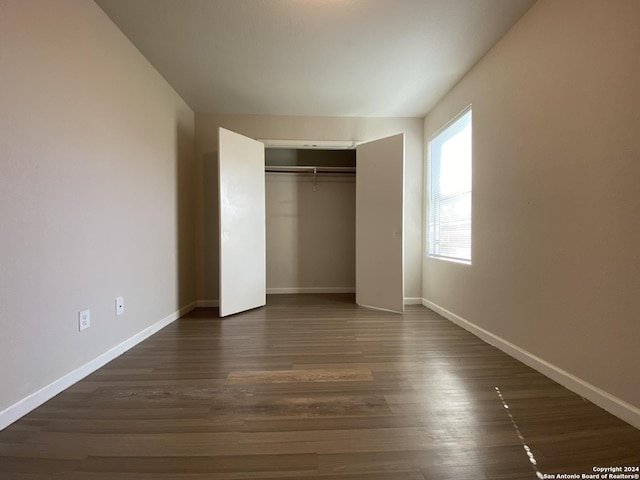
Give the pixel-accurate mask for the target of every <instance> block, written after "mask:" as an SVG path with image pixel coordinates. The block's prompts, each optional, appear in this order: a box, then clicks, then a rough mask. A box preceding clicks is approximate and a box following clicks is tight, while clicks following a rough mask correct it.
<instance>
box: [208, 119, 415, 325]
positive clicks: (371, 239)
mask: <svg viewBox="0 0 640 480" xmlns="http://www.w3.org/2000/svg"><path fill="white" fill-rule="evenodd" d="M218 141H219V143H218V145H219V148H218V162H219V186H218V187H219V190H218V191H219V215H220V276H219V278H220V316H221V317H224V316H227V315H232V314H234V313H239V312H242V311H245V310H249V309H252V308H256V307H260V306H263V305H265V304H266V290H267V288H266V225H265V183H264V180H265V179H264V144H263V143H261V142H258V141H256V140H254V139H252V138H248V137H245V136H243V135H240V134H237V133H234V132H231V131H229V130H225V129H223V128H220V129H219V133H218ZM356 169H357V171H356V303H357V304H358V305H362V306H366V307H370V308H377V309H381V310H389V311H393V312H399V313H401V312H403V311H404V277H403V249H402V248H403V247H402V231H403V201H404V200H403V199H404V192H403V188H404V187H403V185H404V134H399V135H395V136H393V137H388V138H384V139H381V140H375V141H373V142H368V143H364V144H361V145H359V146H358V147H357V151H356Z"/></svg>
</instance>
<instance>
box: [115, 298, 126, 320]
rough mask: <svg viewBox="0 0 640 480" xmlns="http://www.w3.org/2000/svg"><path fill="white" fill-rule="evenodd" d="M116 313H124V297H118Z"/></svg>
mask: <svg viewBox="0 0 640 480" xmlns="http://www.w3.org/2000/svg"><path fill="white" fill-rule="evenodd" d="M116 315H117V316H120V315H124V297H116Z"/></svg>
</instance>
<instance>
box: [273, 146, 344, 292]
mask: <svg viewBox="0 0 640 480" xmlns="http://www.w3.org/2000/svg"><path fill="white" fill-rule="evenodd" d="M355 174H356V151H355V149H340V150H336V149H327V148H312V149H311V148H266V149H265V213H266V216H265V222H266V293H267V294H285V293H289V294H290V293H354V292H355V282H356V280H355V275H356V274H355V272H356V238H355V235H356V175H355Z"/></svg>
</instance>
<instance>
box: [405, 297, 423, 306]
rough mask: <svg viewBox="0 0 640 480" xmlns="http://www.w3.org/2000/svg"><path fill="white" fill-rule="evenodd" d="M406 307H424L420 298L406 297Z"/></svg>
mask: <svg viewBox="0 0 640 480" xmlns="http://www.w3.org/2000/svg"><path fill="white" fill-rule="evenodd" d="M404 304H405V305H422V298H420V297H404Z"/></svg>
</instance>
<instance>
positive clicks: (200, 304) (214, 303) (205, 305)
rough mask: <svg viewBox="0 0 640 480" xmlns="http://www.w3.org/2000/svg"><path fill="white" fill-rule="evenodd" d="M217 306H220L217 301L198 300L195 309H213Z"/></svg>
mask: <svg viewBox="0 0 640 480" xmlns="http://www.w3.org/2000/svg"><path fill="white" fill-rule="evenodd" d="M219 306H220V301H219V300H198V301H197V302H196V307H198V308H214V307H219Z"/></svg>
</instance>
